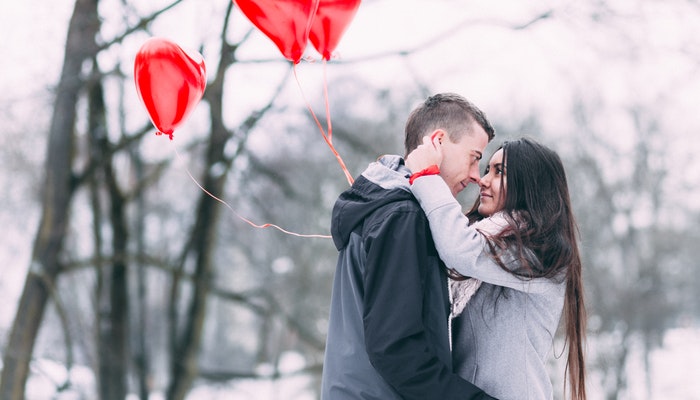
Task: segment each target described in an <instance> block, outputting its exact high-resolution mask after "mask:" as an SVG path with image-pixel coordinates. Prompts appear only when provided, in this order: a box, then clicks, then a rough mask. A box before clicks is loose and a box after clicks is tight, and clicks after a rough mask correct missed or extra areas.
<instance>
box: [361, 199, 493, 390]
mask: <svg viewBox="0 0 700 400" xmlns="http://www.w3.org/2000/svg"><path fill="white" fill-rule="evenodd" d="M427 229H428V227H427V221H426V220H425V217H424V216H423V215H422V212H421V211H420V210H418V209H413V211H408V212H393V213H391V214H389V215H388V216H383V217H382V218H381V220H380V221H377V222H376V224H375V226H373V227H370V228H369V229H368V231H367V232H366V235H365V236H364V237H365V240H364V245H365V250H366V252H367V263H366V270H365V273H364V283H365V285H364V289H365V293H364V302H365V303H364V317H363V319H364V332H365V344H366V348H367V353H368V355H369V358H370V361H371V363H372V365H373V366H374V367H375V369H376V370H377V371H378V372H379V373H380V374H381V375H382V377H383V378H384V379H385V380H386V381H387V382H388V383H389V384H390V385H391V386H392V387H393V388H394V389H395V390H396V391H397V392H398V393H399V394H400V395H401V396H402V398H405V399H428V398H435V399H437V398H439V399H491V397H488V396H487V395H486V394H484V392H483V391H481V390H480V389H479V388H477V387H476V386H474V385H472V384H471V383H469V382H467V381H465V380H463V379H462V378H460V377H459V376H458V375H456V374H454V373H453V372H452V368H451V365H447V364H445V363H444V362H442V361H441V360H440V357H439V356H438V354H437V351H436V346H437V345H436V344H435V343H433V342H431V340H433V338H431V336H430V335H429V334H428V330H429V329H431V327H427V326H425V322H424V321H425V319H424V317H425V314H426V313H430V310H426V309H424V304H426V303H425V302H424V300H425V295H426V293H427V291H429V290H433V291H438V293H439V294H438V293H433V294H434V295H435V296H441V295H442V293H441V292H439V290H440V289H439V287H434V288H430V287H426V283H429V282H426V280H425V277H426V274H425V271H426V269H427V268H435V265H433V264H437V262H436V261H432V262H426V260H429V257H434V258H435V259H436V257H437V254H436V253H435V251H434V249H433V250H432V253H433V254H432V255H431V254H430V250H429V249H428V246H429V243H430V242H429V240H430V238H429V237H426V236H428V235H429V234H428V230H427ZM429 272H433V274H435V272H434V271H429ZM437 275H440V274H437ZM437 282H438V283H437V285H439V282H440V281H439V280H438V281H437ZM444 282H445V283H446V281H444ZM437 285H436V286H437ZM428 304H430V303H428ZM445 315H446V314H445ZM440 323H444V324H445V325H444V328H442V327H441V329H444V336H445V338H444V340H445V342H446V341H447V320H446V319H445V320H444V321H441V322H440ZM443 348H444V349H445V350H446V351H445V352H444V353H445V354H447V357H448V358H449V348H448V347H443Z"/></svg>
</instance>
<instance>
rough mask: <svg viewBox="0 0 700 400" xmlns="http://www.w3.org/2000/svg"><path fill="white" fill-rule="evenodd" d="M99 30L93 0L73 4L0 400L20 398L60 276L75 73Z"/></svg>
mask: <svg viewBox="0 0 700 400" xmlns="http://www.w3.org/2000/svg"><path fill="white" fill-rule="evenodd" d="M98 28H99V20H98V18H97V0H76V2H75V8H74V9H73V15H72V17H71V20H70V26H69V28H68V36H67V40H66V50H65V54H64V61H63V70H62V72H61V78H60V81H59V84H58V91H57V93H56V100H55V104H54V110H53V115H52V119H51V125H50V131H49V140H48V146H47V152H46V153H47V154H46V160H47V161H46V165H45V171H44V173H45V182H44V186H43V190H44V192H43V198H42V215H41V220H40V223H39V229H38V231H37V235H36V238H35V242H34V249H33V252H32V261H31V265H30V268H29V272H28V274H27V279H26V281H25V284H24V289H23V291H22V295H21V297H20V300H19V305H18V307H17V314H16V315H15V319H14V323H13V325H12V329H11V332H10V337H9V340H8V343H7V347H6V348H7V351H6V352H5V356H4V358H3V365H4V367H3V370H2V381H1V382H0V398H1V399H4V400H22V399H24V387H25V383H26V381H27V377H28V374H29V362H30V360H31V356H32V352H33V350H34V343H35V341H36V337H37V333H38V331H39V327H40V326H41V321H42V319H43V314H44V310H45V308H46V302H47V300H48V298H49V296H50V293H51V291H52V290H53V287H54V284H55V281H56V277H57V276H58V273H59V272H60V264H59V260H60V253H61V250H62V249H63V239H64V237H65V234H66V227H67V222H68V211H69V208H70V202H71V199H72V197H73V192H74V187H73V177H72V174H71V161H72V159H71V155H72V150H73V140H74V137H73V131H74V128H75V119H76V103H77V101H78V95H79V92H80V89H81V87H82V82H81V79H80V72H81V67H82V64H83V62H84V61H85V60H89V59H91V58H92V56H93V55H94V54H95V53H96V51H97V46H96V45H95V40H94V39H95V33H96V32H97V30H98Z"/></svg>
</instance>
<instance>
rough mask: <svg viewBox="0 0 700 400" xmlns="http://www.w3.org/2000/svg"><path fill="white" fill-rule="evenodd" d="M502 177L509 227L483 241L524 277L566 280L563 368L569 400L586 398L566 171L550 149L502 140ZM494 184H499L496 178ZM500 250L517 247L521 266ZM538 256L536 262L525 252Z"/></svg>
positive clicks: (473, 215) (579, 281)
mask: <svg viewBox="0 0 700 400" xmlns="http://www.w3.org/2000/svg"><path fill="white" fill-rule="evenodd" d="M501 148H502V149H503V163H504V171H505V173H504V174H503V175H501V182H500V184H501V185H503V179H504V177H505V179H506V186H505V188H506V190H505V203H504V207H503V211H504V214H505V216H506V218H507V220H508V221H509V225H510V227H509V228H508V229H506V231H504V232H503V233H502V234H500V235H498V236H496V237H489V238H488V241H487V243H489V247H490V249H491V252H492V254H493V256H494V258H495V259H496V261H497V262H498V263H499V264H500V265H501V267H502V268H504V269H506V270H507V271H508V272H511V273H513V274H515V275H517V276H519V277H522V278H523V279H532V278H540V277H545V278H551V279H565V280H566V294H565V300H564V317H565V327H566V332H565V334H566V341H567V343H568V350H569V351H568V357H567V363H566V367H567V371H568V377H569V383H570V393H571V398H572V399H573V400H585V399H586V386H585V360H584V350H583V347H584V341H585V333H586V308H585V304H584V298H583V278H582V274H581V268H582V266H581V257H580V254H579V249H578V227H577V225H576V221H575V219H574V215H573V211H572V209H571V200H570V198H569V189H568V184H567V181H566V174H565V172H564V166H563V164H562V162H561V159H560V158H559V156H558V155H557V153H555V152H554V151H552V150H550V149H549V148H547V147H545V146H543V145H541V144H540V143H538V142H536V141H534V140H532V139H529V138H521V139H518V140H514V141H507V142H504V143H503V145H502V146H501ZM493 184H499V183H498V182H496V181H494V182H493ZM478 206H479V200H478V199H477V202H476V204H474V207H473V208H472V209H471V211H469V212H468V213H467V216H468V217H469V219H470V221H472V222H474V221H476V220H479V219H483V216H481V215H479V213H478ZM502 249H517V253H516V254H519V261H520V262H519V268H518V269H516V270H514V269H513V268H512V267H511V268H507V267H506V266H505V265H504V263H503V262H502V261H501V259H500V257H499V253H500V250H502ZM532 253H534V255H535V256H536V259H537V260H536V261H535V262H533V260H532V258H531V257H530V258H528V257H526V254H532Z"/></svg>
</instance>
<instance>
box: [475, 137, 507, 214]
mask: <svg viewBox="0 0 700 400" xmlns="http://www.w3.org/2000/svg"><path fill="white" fill-rule="evenodd" d="M501 176H502V177H503V187H501ZM479 187H481V191H480V192H479V199H480V203H479V214H481V215H483V216H484V217H489V216H491V215H493V214H494V213H495V212H497V211H500V210H502V209H503V205H504V204H505V201H506V166H505V163H504V162H503V149H499V150H498V151H497V152H495V153H493V156H492V157H491V160H490V161H489V165H488V166H487V167H486V171H484V176H483V177H481V180H480V182H479Z"/></svg>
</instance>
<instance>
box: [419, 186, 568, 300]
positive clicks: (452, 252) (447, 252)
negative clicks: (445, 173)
mask: <svg viewBox="0 0 700 400" xmlns="http://www.w3.org/2000/svg"><path fill="white" fill-rule="evenodd" d="M411 191H412V192H413V194H414V195H415V196H416V198H417V199H418V202H419V203H420V205H421V207H422V208H423V210H424V211H425V214H426V215H427V217H428V221H429V222H430V231H431V232H432V234H433V240H435V247H436V248H437V250H438V253H439V254H440V258H441V259H442V260H443V262H444V263H445V265H447V267H448V268H450V269H453V270H455V271H457V272H459V273H460V274H462V275H464V276H470V277H473V278H477V279H479V280H482V281H484V282H487V283H490V284H493V285H498V286H505V287H509V288H511V289H515V290H519V291H523V292H528V293H544V292H547V291H549V290H551V289H553V288H557V287H558V286H559V285H558V284H557V282H555V281H552V280H550V279H547V278H535V279H528V280H525V279H521V278H519V277H517V276H515V275H513V274H511V273H509V272H508V271H505V270H504V269H503V268H501V266H500V265H498V264H497V263H496V261H494V259H493V258H492V257H491V255H490V254H489V252H488V251H487V250H486V249H487V246H486V239H485V238H484V237H483V236H482V235H481V234H480V233H479V232H478V231H477V230H476V229H475V228H474V227H472V226H469V220H468V219H467V217H466V216H465V215H464V213H463V211H462V207H461V205H460V204H459V202H458V201H457V200H456V199H455V198H454V196H452V194H451V192H450V190H449V188H448V187H447V185H446V184H445V182H444V181H443V180H442V178H441V177H439V176H425V177H421V178H420V179H417V180H416V181H415V182H414V183H413V185H411ZM506 263H508V261H507V260H506Z"/></svg>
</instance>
